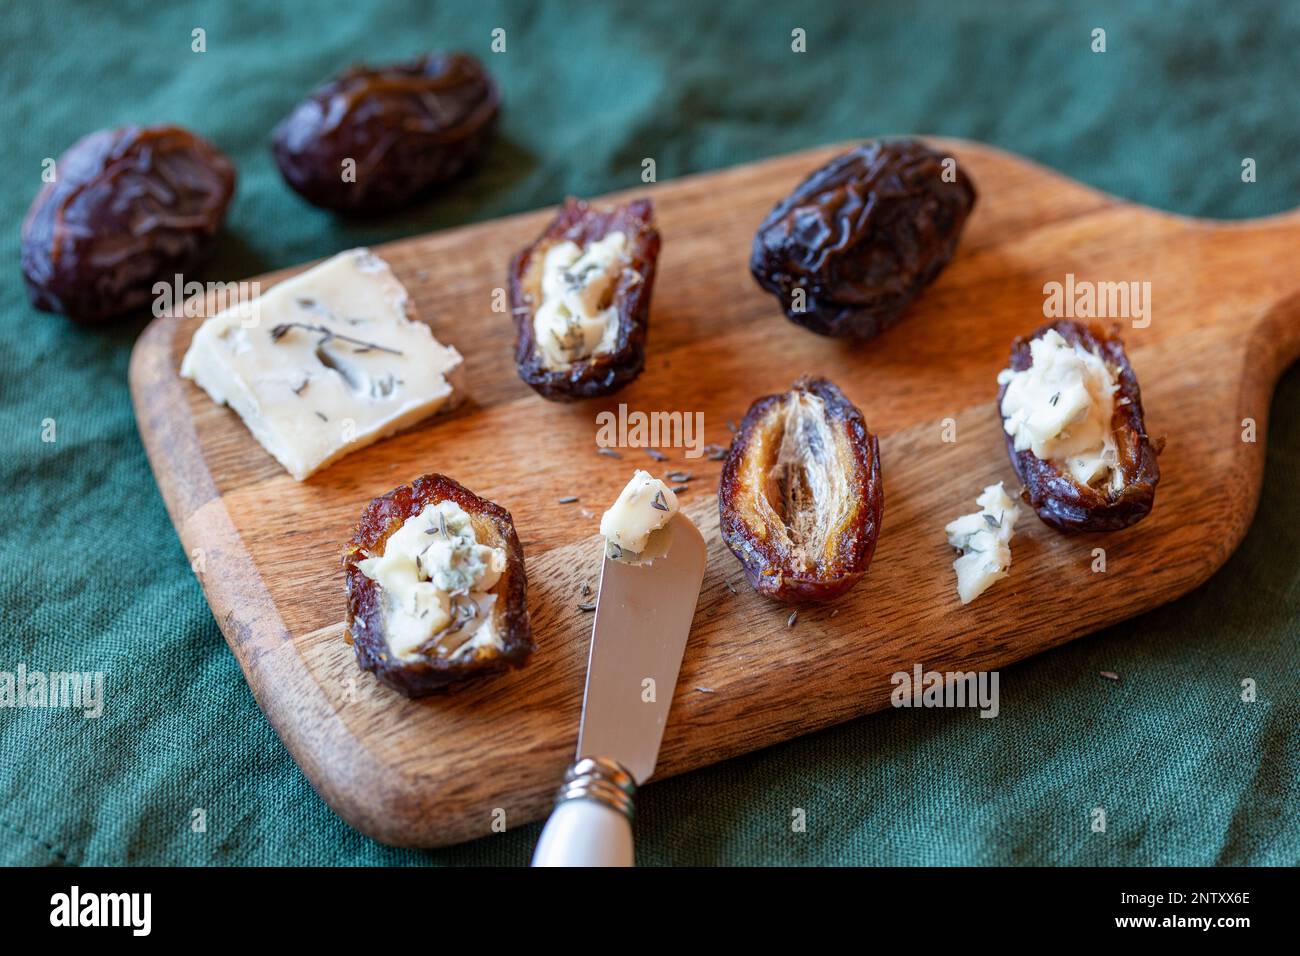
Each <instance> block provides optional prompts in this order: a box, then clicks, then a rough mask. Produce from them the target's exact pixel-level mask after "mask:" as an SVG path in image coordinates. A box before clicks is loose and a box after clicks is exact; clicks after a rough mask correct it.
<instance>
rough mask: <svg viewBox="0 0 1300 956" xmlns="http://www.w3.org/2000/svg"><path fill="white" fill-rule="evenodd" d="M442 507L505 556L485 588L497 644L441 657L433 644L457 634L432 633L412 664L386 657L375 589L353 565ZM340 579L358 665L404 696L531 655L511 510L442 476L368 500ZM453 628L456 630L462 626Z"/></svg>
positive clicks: (523, 583) (425, 692) (525, 590)
mask: <svg viewBox="0 0 1300 956" xmlns="http://www.w3.org/2000/svg"><path fill="white" fill-rule="evenodd" d="M443 501H451V502H454V503H455V504H457V505H459V506H460V507H461V508H462V509H464V511H465V512H466V514H468V515H469V516H470V520H471V522H472V524H473V528H474V531H475V534H476V537H477V539H478V541H479V543H481V544H484V545H487V546H490V547H494V548H501V549H503V550H504V551H505V554H506V567H505V570H504V572H503V573H502V575H501V577H500V579H499V580H498V581H497V582H496V583H495V584H494V585H493V587H492V593H493V594H495V595H496V598H497V599H496V601H495V603H494V604H493V608H492V625H493V627H494V628H495V630H496V633H497V634H498V635H500V637H501V642H502V646H501V647H500V648H497V647H492V646H484V647H479V648H476V649H475V650H474V652H473V653H472V654H468V655H462V656H460V657H455V658H452V657H448V656H446V655H443V654H439V653H437V652H438V650H439V648H438V647H437V646H436V645H437V644H438V642H439V641H444V640H452V641H458V640H459V641H463V640H464V639H465V638H466V635H465V634H464V633H454V632H449V634H448V635H446V636H444V637H439V636H438V635H435V636H434V637H435V640H433V641H431V642H430V645H429V646H428V648H427V651H428V652H427V653H424V650H425V649H424V648H422V649H421V650H422V653H421V655H420V657H419V659H418V660H399V659H397V658H396V657H395V655H393V654H392V653H390V651H391V648H390V645H389V641H388V636H387V631H386V629H385V620H384V608H383V604H384V602H383V595H382V593H381V589H380V587H379V585H378V584H377V583H376V582H375V581H373V580H371V579H370V578H369V577H368V576H367V575H366V574H365V573H364V572H363V571H362V570H361V569H360V568H359V567H358V564H359V563H360V562H361V561H362V560H364V559H365V558H367V557H370V556H373V555H378V554H382V553H383V552H384V548H385V545H386V544H387V542H388V539H389V538H390V537H392V535H393V534H394V532H396V531H397V530H398V529H399V528H401V527H402V525H403V524H404V523H405V522H406V521H407V519H409V518H412V517H415V516H416V515H418V514H420V513H421V512H422V511H423V510H424V508H425V506H426V505H433V504H437V503H439V502H443ZM343 573H344V581H345V585H346V589H347V632H348V635H349V636H350V638H351V640H352V645H353V649H354V650H355V652H356V655H357V664H358V665H359V666H360V667H361V668H362V669H363V670H368V671H370V672H372V673H373V674H374V675H375V676H376V677H378V678H379V680H381V681H383V682H384V683H385V684H387V685H388V686H390V687H392V688H394V689H395V690H398V691H400V692H402V693H403V694H405V695H407V696H408V697H424V696H426V695H428V694H431V693H434V692H436V691H439V690H442V689H444V688H446V687H448V686H450V685H452V684H455V683H459V682H460V681H464V680H467V679H469V678H474V677H481V676H483V675H485V674H491V673H494V672H497V671H501V670H504V669H506V668H508V667H522V666H523V665H524V664H525V663H526V662H527V660H528V658H529V656H530V655H531V654H532V653H533V651H534V650H536V647H535V645H534V644H533V640H532V627H531V625H530V623H529V617H528V579H527V577H526V575H525V574H524V552H523V548H522V547H521V546H520V544H519V536H518V535H517V534H516V533H515V525H514V521H513V519H512V518H511V517H510V512H508V511H507V510H506V509H505V508H502V507H501V506H500V505H498V504H496V503H494V502H491V501H488V500H486V499H484V498H480V497H479V496H478V495H476V494H474V493H473V492H472V491H470V490H469V489H468V488H466V487H465V486H464V485H462V484H460V483H459V482H457V481H455V480H453V479H451V478H448V477H446V476H445V475H438V474H429V475H423V476H421V477H419V478H417V479H415V481H413V482H412V483H411V484H409V485H403V486H401V487H400V488H395V489H393V490H392V491H390V492H389V493H388V494H386V495H382V496H380V497H378V498H376V499H374V500H373V501H371V502H370V504H369V505H368V506H367V507H366V510H365V512H364V513H363V514H362V515H361V520H360V522H359V523H358V525H357V529H356V533H355V534H354V535H353V537H352V540H351V541H350V542H349V543H348V545H347V547H346V548H345V549H344V553H343ZM458 623H460V624H461V625H462V626H463V623H464V622H463V621H460V622H458Z"/></svg>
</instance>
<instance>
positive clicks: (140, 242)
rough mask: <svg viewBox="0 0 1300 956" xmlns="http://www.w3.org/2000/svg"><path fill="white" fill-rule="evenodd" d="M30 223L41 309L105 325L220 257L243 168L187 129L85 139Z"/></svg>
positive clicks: (32, 281) (137, 130)
mask: <svg viewBox="0 0 1300 956" xmlns="http://www.w3.org/2000/svg"><path fill="white" fill-rule="evenodd" d="M55 169H56V171H57V178H56V179H55V181H54V182H52V183H47V184H46V185H45V186H44V187H43V188H42V189H41V191H40V192H39V193H38V194H37V196H36V199H35V200H33V202H32V206H31V209H30V210H29V211H28V213H27V218H26V220H25V221H24V222H23V233H22V246H23V251H22V263H23V276H24V278H25V279H26V281H27V289H28V292H29V294H30V296H31V300H32V303H33V304H34V305H35V306H36V307H37V308H39V309H45V310H46V311H48V312H62V313H64V314H66V315H67V316H68V317H69V318H72V319H74V320H76V321H78V322H87V323H92V322H103V321H105V320H107V319H112V318H116V317H117V316H119V315H122V314H123V313H126V312H130V311H132V310H133V309H137V308H139V307H141V306H143V305H144V304H145V303H147V302H149V301H150V300H151V299H152V298H153V295H154V293H153V286H154V283H155V282H157V281H159V280H164V279H165V280H167V281H169V282H170V281H171V279H172V277H173V276H174V275H176V274H178V273H179V274H184V273H187V272H189V271H191V270H192V269H195V268H197V267H199V266H200V265H202V264H203V263H204V262H205V261H206V260H207V259H208V257H209V256H210V255H211V253H212V250H213V247H214V245H215V242H216V237H217V233H218V232H219V231H220V230H221V224H222V222H223V221H224V220H225V217H226V208H227V207H228V206H229V205H230V198H231V196H232V195H233V194H234V191H235V167H234V166H233V165H231V163H230V160H228V159H227V158H226V157H225V155H224V154H222V153H221V152H220V151H219V150H218V149H217V148H216V147H215V146H213V145H212V144H211V143H209V142H208V141H207V140H205V139H203V138H202V137H199V136H196V135H195V134H194V133H191V132H190V131H189V130H186V129H182V128H181V127H179V126H148V127H141V126H123V127H121V128H118V129H105V130H99V131H98V132H95V133H91V134H90V135H89V136H85V137H83V138H82V139H80V140H78V141H77V142H76V143H74V144H73V145H72V146H70V147H69V148H68V150H67V151H66V152H65V153H64V154H63V155H62V156H60V157H59V160H58V162H57V163H56V164H55Z"/></svg>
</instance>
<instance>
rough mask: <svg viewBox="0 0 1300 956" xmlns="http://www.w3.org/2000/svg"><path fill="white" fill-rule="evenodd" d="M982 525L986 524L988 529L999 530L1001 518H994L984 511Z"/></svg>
mask: <svg viewBox="0 0 1300 956" xmlns="http://www.w3.org/2000/svg"><path fill="white" fill-rule="evenodd" d="M984 523H985V524H987V525H988V526H989V527H990V528H1001V527H1002V518H1001V517H997V518H995V517H993V516H992V515H991V514H989V513H988V512H987V511H986V512H984Z"/></svg>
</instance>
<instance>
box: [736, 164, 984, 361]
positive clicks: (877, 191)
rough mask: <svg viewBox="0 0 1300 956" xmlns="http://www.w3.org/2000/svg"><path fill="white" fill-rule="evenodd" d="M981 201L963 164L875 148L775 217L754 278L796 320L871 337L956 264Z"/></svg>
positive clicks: (763, 237) (831, 168)
mask: <svg viewBox="0 0 1300 956" xmlns="http://www.w3.org/2000/svg"><path fill="white" fill-rule="evenodd" d="M974 204H975V186H974V184H973V183H972V182H971V179H970V177H969V176H968V175H967V174H966V173H965V171H964V170H962V169H961V168H960V167H959V166H957V164H956V161H955V160H952V159H951V158H949V157H945V156H943V155H942V154H940V153H937V152H935V151H934V150H932V149H930V148H929V147H928V146H926V145H925V144H923V143H920V142H917V141H915V140H893V141H878V140H876V141H871V142H867V143H864V144H862V145H861V146H858V147H857V148H855V149H853V150H850V151H849V152H847V153H844V154H842V155H840V156H837V157H836V158H835V159H833V160H831V161H830V162H829V163H827V164H826V165H825V166H823V167H822V168H820V169H818V170H816V171H815V172H814V173H812V175H810V176H809V177H808V178H807V179H805V180H804V181H803V182H802V183H801V184H800V185H799V186H798V187H797V188H796V189H795V190H794V192H793V193H791V194H790V195H789V196H787V197H786V198H785V199H783V200H782V201H781V202H780V203H778V204H777V206H776V207H775V208H774V209H773V210H772V211H771V212H770V213H768V215H767V218H766V219H764V220H763V222H762V225H760V226H759V227H758V232H757V234H756V235H755V236H754V245H753V250H752V253H751V256H750V262H749V268H750V272H752V273H753V275H754V279H755V280H756V281H757V282H758V284H759V285H760V286H762V287H763V288H764V289H766V290H767V291H768V292H771V293H772V294H773V295H775V296H776V297H777V298H778V299H779V300H780V302H781V307H782V308H783V309H784V310H785V314H786V316H787V317H788V318H789V319H790V321H792V322H794V323H796V324H798V325H802V326H804V327H805V328H808V329H811V330H812V331H814V332H817V333H819V334H821V335H830V336H837V337H851V338H857V339H870V338H873V337H875V336H876V335H879V334H880V333H881V332H883V331H884V330H885V329H887V328H889V327H890V326H892V325H893V324H894V323H895V322H897V321H898V320H899V319H900V318H901V317H902V315H903V313H904V311H905V310H906V309H907V307H908V306H909V305H910V304H911V302H912V300H913V299H915V298H916V296H917V295H918V294H919V293H920V292H921V290H922V289H924V288H925V287H926V286H927V285H929V284H930V283H931V282H933V281H934V279H935V277H936V276H938V274H939V272H940V271H941V270H942V269H943V267H944V266H945V265H947V264H948V260H950V259H951V258H952V255H953V251H954V249H956V246H957V240H958V239H959V238H960V237H961V232H962V227H963V226H964V225H965V224H966V218H967V217H968V216H969V215H970V212H971V208H972V207H973V206H974Z"/></svg>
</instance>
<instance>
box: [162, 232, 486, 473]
mask: <svg viewBox="0 0 1300 956" xmlns="http://www.w3.org/2000/svg"><path fill="white" fill-rule="evenodd" d="M460 364H461V356H460V353H459V352H457V351H456V350H455V349H454V348H452V347H450V346H447V345H443V344H441V343H440V342H438V341H437V340H436V339H435V338H434V337H433V333H432V332H431V331H430V330H429V327H428V326H427V325H425V324H424V323H423V322H420V321H418V320H414V310H413V308H412V306H411V302H410V297H409V296H408V295H407V293H406V289H405V288H404V287H403V286H402V284H401V282H399V281H398V279H397V277H396V276H394V275H393V271H392V269H391V268H390V267H389V265H388V263H387V262H385V261H384V260H383V259H381V258H379V257H378V256H376V255H375V254H374V253H373V252H371V251H370V250H368V249H351V250H349V251H347V252H341V253H339V254H338V255H336V256H334V257H333V258H331V259H327V260H326V261H325V262H323V263H321V264H320V265H318V266H316V267H315V268H313V269H309V270H307V271H306V272H304V273H302V274H301V275H298V276H295V277H294V278H292V279H286V280H285V281H284V282H281V283H279V284H278V285H276V286H274V287H273V288H272V289H271V290H270V291H269V292H267V293H266V294H265V295H263V296H261V297H260V298H258V299H255V300H254V301H253V302H252V303H244V304H241V305H239V306H237V307H235V308H231V309H228V310H226V311H225V312H221V313H219V314H217V315H214V316H213V317H212V318H210V319H208V320H207V321H206V322H204V323H203V325H201V326H200V327H199V329H198V331H197V332H195V333H194V338H193V339H192V340H191V342H190V347H189V351H187V352H186V353H185V358H184V360H183V361H182V363H181V375H183V376H184V377H185V378H188V379H191V380H193V381H194V382H195V383H197V384H198V385H199V386H200V387H201V388H202V389H203V390H204V391H206V392H207V393H208V395H209V396H211V398H212V400H213V401H215V402H218V403H220V404H224V405H229V406H230V407H231V408H232V409H234V411H235V412H237V413H238V415H239V417H240V418H242V419H243V420H244V424H245V425H247V426H248V430H249V431H251V432H252V433H253V437H254V438H256V439H257V440H258V441H259V442H261V444H262V447H264V448H265V449H266V450H267V451H268V452H270V453H271V454H272V455H273V456H274V457H275V459H276V460H277V461H278V462H280V464H281V465H283V466H284V468H285V470H286V471H288V472H289V474H291V475H293V477H294V478H296V479H298V480H299V481H302V480H303V479H304V478H307V477H308V476H309V475H311V474H312V473H313V472H315V471H318V470H319V469H321V468H323V467H325V466H326V465H328V464H330V463H331V462H334V461H337V460H338V459H339V458H342V457H343V456H344V455H346V454H348V453H349V452H353V451H356V450H358V449H360V448H364V447H365V446H366V445H369V444H371V443H373V442H376V441H378V440H379V439H381V438H384V437H386V436H388V435H391V434H393V433H394V432H396V431H398V430H400V429H402V428H405V427H407V426H408V425H412V424H414V423H415V422H418V421H419V420H421V419H423V418H426V417H427V416H429V415H432V414H433V413H435V412H437V411H438V410H439V409H441V408H443V407H444V406H446V405H448V403H449V402H450V401H451V398H452V385H453V381H454V377H455V375H454V373H455V372H456V371H457V369H458V368H459V366H460Z"/></svg>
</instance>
